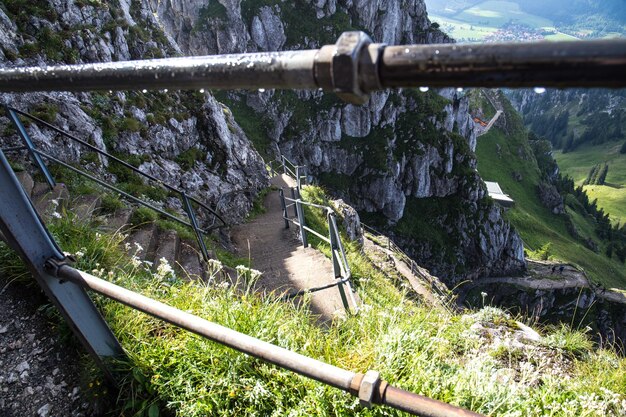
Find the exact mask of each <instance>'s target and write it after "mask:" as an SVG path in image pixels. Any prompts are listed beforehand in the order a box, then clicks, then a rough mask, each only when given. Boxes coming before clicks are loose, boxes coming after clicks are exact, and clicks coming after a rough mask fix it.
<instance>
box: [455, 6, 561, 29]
mask: <svg viewBox="0 0 626 417" xmlns="http://www.w3.org/2000/svg"><path fill="white" fill-rule="evenodd" d="M454 18H455V19H457V20H461V21H464V22H467V23H470V24H473V25H480V26H491V27H501V26H502V25H504V24H506V23H508V22H509V21H510V20H514V21H516V22H518V23H522V24H524V25H527V26H530V27H533V28H543V27H553V26H554V24H553V23H552V21H551V20H549V19H545V18H543V17H539V16H535V15H532V14H529V13H526V12H524V11H522V10H521V9H520V7H519V5H518V4H517V3H514V2H511V1H493V0H490V1H484V2H482V3H479V4H477V5H476V6H473V7H470V8H468V9H465V10H463V11H461V12H460V13H458V14H457V15H455V16H454Z"/></svg>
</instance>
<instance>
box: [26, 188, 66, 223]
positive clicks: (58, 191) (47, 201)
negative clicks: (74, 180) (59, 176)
mask: <svg viewBox="0 0 626 417" xmlns="http://www.w3.org/2000/svg"><path fill="white" fill-rule="evenodd" d="M69 198H70V195H69V192H68V191H67V187H66V186H65V184H57V185H55V186H54V188H53V189H52V190H51V189H50V187H49V186H48V184H45V183H35V185H34V187H33V191H32V197H31V200H32V201H33V204H34V205H35V210H37V213H39V215H40V216H41V217H42V218H43V219H44V220H45V219H47V218H50V216H51V215H52V213H54V212H58V210H59V209H60V208H62V207H65V206H67V204H68V201H69Z"/></svg>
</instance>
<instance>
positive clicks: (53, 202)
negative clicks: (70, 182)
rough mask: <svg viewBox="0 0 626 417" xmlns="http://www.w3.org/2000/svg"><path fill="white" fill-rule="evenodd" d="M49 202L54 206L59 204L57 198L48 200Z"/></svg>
mask: <svg viewBox="0 0 626 417" xmlns="http://www.w3.org/2000/svg"><path fill="white" fill-rule="evenodd" d="M50 203H51V204H52V205H53V206H54V207H58V206H59V200H57V199H54V200H50Z"/></svg>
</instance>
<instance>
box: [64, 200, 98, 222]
mask: <svg viewBox="0 0 626 417" xmlns="http://www.w3.org/2000/svg"><path fill="white" fill-rule="evenodd" d="M101 201H102V200H101V198H100V196H97V195H94V194H87V195H81V196H78V197H77V198H75V199H74V200H73V201H72V207H71V211H72V213H74V214H75V215H76V217H77V218H78V220H79V221H81V222H87V221H89V220H91V218H92V217H93V216H94V213H95V212H96V211H97V210H98V208H100V202H101Z"/></svg>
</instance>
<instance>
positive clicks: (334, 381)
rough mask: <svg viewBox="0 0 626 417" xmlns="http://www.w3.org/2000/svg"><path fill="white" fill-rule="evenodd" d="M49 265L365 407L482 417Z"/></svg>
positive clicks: (76, 281)
mask: <svg viewBox="0 0 626 417" xmlns="http://www.w3.org/2000/svg"><path fill="white" fill-rule="evenodd" d="M47 265H48V267H49V269H50V270H51V271H54V275H55V276H56V277H58V278H59V279H64V280H67V281H69V282H72V283H74V284H77V285H79V286H81V287H83V288H86V289H89V290H92V291H94V292H97V293H98V294H101V295H103V296H105V297H107V298H110V299H112V300H115V301H118V302H120V303H122V304H125V305H127V306H129V307H131V308H134V309H136V310H139V311H141V312H143V313H146V314H148V315H150V316H153V317H156V318H158V319H160V320H163V321H165V322H167V323H170V324H173V325H174V326H177V327H179V328H182V329H185V330H188V331H190V332H192V333H195V334H197V335H199V336H201V337H204V338H206V339H209V340H212V341H214V342H217V343H220V344H222V345H225V346H228V347H230V348H232V349H236V350H238V351H240V352H243V353H245V354H248V355H251V356H254V357H256V358H260V359H262V360H264V361H266V362H269V363H272V364H274V365H277V366H279V367H281V368H284V369H287V370H290V371H293V372H296V373H298V374H300V375H303V376H305V377H307V378H311V379H315V380H317V381H320V382H322V383H324V384H327V385H330V386H332V387H335V388H338V389H341V390H343V391H346V392H348V393H349V394H351V395H353V396H356V397H358V398H359V400H360V402H361V405H363V406H366V407H372V406H373V405H375V404H381V405H382V404H384V405H388V406H391V407H393V408H396V409H399V410H402V411H407V412H409V413H411V414H414V415H418V416H428V417H444V416H445V417H480V415H479V414H476V413H473V412H471V411H468V410H464V409H462V408H459V407H455V406H452V405H450V404H446V403H444V402H441V401H437V400H433V399H431V398H428V397H424V396H422V395H418V394H414V393H412V392H410V391H405V390H403V389H400V388H395V387H393V386H391V385H390V384H389V383H388V382H386V381H384V380H382V379H381V378H380V374H379V373H378V372H376V371H368V372H366V373H365V374H361V373H356V372H352V371H348V370H345V369H342V368H339V367H337V366H334V365H330V364H328V363H326V362H322V361H319V360H317V359H313V358H311V357H308V356H305V355H302V354H299V353H297V352H294V351H291V350H288V349H285V348H282V347H280V346H276V345H273V344H271V343H268V342H265V341H263V340H260V339H257V338H254V337H251V336H248V335H246V334H244V333H240V332H237V331H236V330H232V329H229V328H227V327H224V326H221V325H219V324H216V323H213V322H210V321H208V320H205V319H202V318H200V317H197V316H194V315H193V314H190V313H188V312H185V311H182V310H179V309H177V308H174V307H171V306H169V305H167V304H164V303H161V302H159V301H156V300H153V299H151V298H148V297H146V296H144V295H141V294H138V293H136V292H134V291H130V290H127V289H125V288H123V287H120V286H118V285H115V284H113V283H111V282H109V281H106V280H104V279H101V278H98V277H95V276H93V275H90V274H88V273H86V272H83V271H79V270H77V269H74V268H72V267H71V266H69V265H67V263H62V262H58V261H54V260H53V261H52V262H49V263H47ZM334 285H337V284H334Z"/></svg>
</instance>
